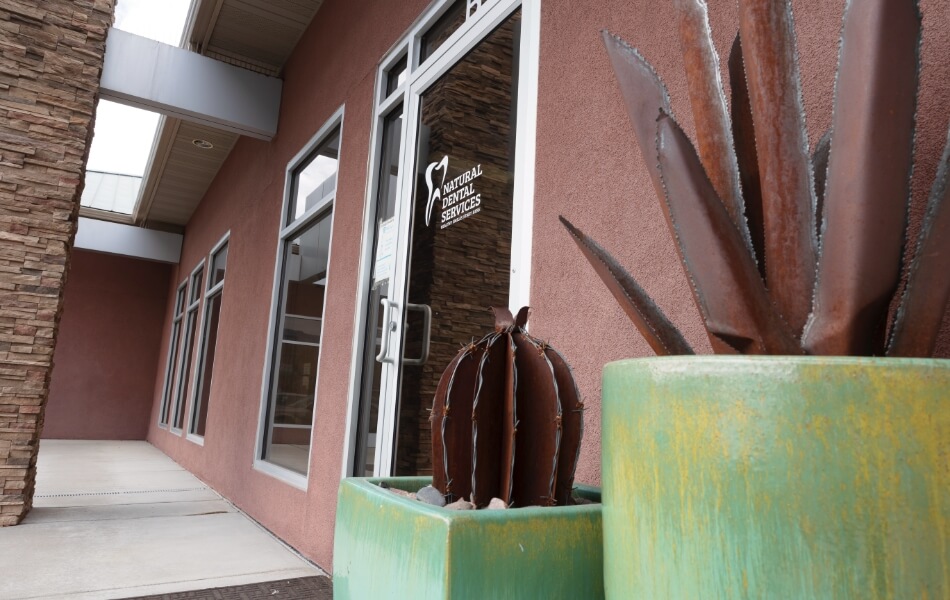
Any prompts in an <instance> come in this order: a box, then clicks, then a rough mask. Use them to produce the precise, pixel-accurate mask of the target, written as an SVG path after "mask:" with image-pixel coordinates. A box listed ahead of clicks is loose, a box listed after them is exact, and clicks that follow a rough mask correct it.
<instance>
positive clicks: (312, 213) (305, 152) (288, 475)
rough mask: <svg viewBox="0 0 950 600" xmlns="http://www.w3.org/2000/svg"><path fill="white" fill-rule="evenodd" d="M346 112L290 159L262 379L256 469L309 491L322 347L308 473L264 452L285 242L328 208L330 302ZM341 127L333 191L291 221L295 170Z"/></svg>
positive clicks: (340, 110)
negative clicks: (274, 460)
mask: <svg viewBox="0 0 950 600" xmlns="http://www.w3.org/2000/svg"><path fill="white" fill-rule="evenodd" d="M343 112H344V106H341V107H340V108H338V109H337V110H336V112H334V113H333V115H332V116H330V118H329V119H327V121H326V122H325V123H324V124H323V126H322V127H320V129H319V130H318V131H317V133H316V134H315V135H314V136H313V137H312V138H310V141H309V142H307V144H306V145H304V147H303V148H302V149H301V150H300V152H298V153H297V155H296V156H294V157H293V159H291V161H290V162H289V163H287V168H286V170H285V172H284V194H283V206H282V207H281V211H280V230H279V233H278V240H277V259H276V261H275V265H274V287H273V290H272V292H271V307H270V320H269V323H268V327H267V331H268V336H267V346H266V351H267V354H266V358H265V360H264V374H263V377H262V381H261V406H260V412H259V415H258V421H257V434H256V440H255V441H254V461H253V468H254V470H255V471H258V472H261V473H264V474H266V475H270V476H271V477H274V478H275V479H277V480H279V481H281V482H283V483H286V484H288V485H291V486H293V487H295V488H298V489H301V490H304V491H306V490H307V485H308V480H309V477H310V466H311V462H312V459H313V439H314V432H315V429H316V427H314V422H315V421H316V418H317V397H316V396H317V392H318V391H319V389H320V366H321V364H322V363H323V357H324V352H323V348H322V347H321V349H320V350H321V351H320V354H319V356H318V358H317V369H316V373H315V375H314V402H313V415H312V417H311V426H310V453H309V455H308V456H307V472H306V474H301V473H298V472H296V471H293V470H291V469H288V468H286V467H282V466H280V465H277V464H274V463H272V462H269V461H266V460H264V459H263V458H261V456H262V455H263V452H264V432H265V431H266V428H267V418H268V414H267V413H268V410H267V409H268V400H269V399H270V396H271V394H272V392H273V390H272V389H271V387H272V377H273V371H274V368H275V366H276V362H277V361H276V358H275V351H276V341H277V333H278V331H277V330H278V327H279V326H280V323H279V322H278V321H279V319H280V315H278V314H277V313H278V311H279V309H280V308H281V307H280V292H281V287H282V285H283V283H284V282H283V278H284V265H283V261H284V251H285V244H286V243H287V242H288V241H290V240H292V239H293V237H294V236H295V235H297V234H299V233H300V232H302V231H303V230H305V229H306V228H307V227H309V226H311V225H313V224H314V223H315V222H316V220H317V219H319V218H320V216H321V215H323V214H324V213H326V212H327V211H332V212H331V213H330V240H329V250H328V253H327V283H326V286H325V288H324V304H323V312H324V316H325V315H326V305H327V301H328V300H329V298H330V289H331V282H332V276H333V272H332V269H331V268H330V264H331V263H332V260H333V221H334V220H335V219H336V210H335V209H336V194H337V189H338V187H339V173H340V166H341V165H342V157H343ZM337 127H339V128H340V148H339V151H338V155H337V160H338V162H337V177H336V179H335V181H334V184H333V191H332V192H330V193H328V194H327V195H326V196H324V197H323V199H322V200H321V201H320V202H319V203H317V204H316V205H315V206H313V207H311V208H309V209H308V210H307V211H306V212H304V214H302V215H300V217H298V218H297V219H295V220H294V221H293V222H291V223H289V224H288V223H287V217H288V213H289V211H290V209H291V204H292V203H293V198H292V196H291V193H292V192H293V178H294V172H295V171H296V170H297V169H298V168H299V167H301V166H302V165H303V164H304V162H305V161H306V160H307V159H308V158H310V155H311V154H312V153H313V152H314V151H315V150H316V149H317V147H318V146H319V145H320V144H322V143H323V142H325V141H326V140H327V137H328V136H329V135H330V134H331V133H332V132H333V130H334V129H336V128H337ZM325 325H326V319H325V318H321V322H320V339H321V340H322V339H323V331H324V329H325Z"/></svg>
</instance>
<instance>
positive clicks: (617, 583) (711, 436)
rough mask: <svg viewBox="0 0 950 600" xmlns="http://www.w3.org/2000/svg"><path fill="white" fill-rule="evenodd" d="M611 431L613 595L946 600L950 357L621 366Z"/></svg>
mask: <svg viewBox="0 0 950 600" xmlns="http://www.w3.org/2000/svg"><path fill="white" fill-rule="evenodd" d="M602 435H603V437H602V442H603V475H602V477H603V497H604V514H603V518H604V544H605V549H604V556H605V562H604V577H605V587H606V590H607V597H608V598H612V599H620V598H623V599H625V600H626V599H630V598H703V599H706V600H712V599H720V598H723V599H724V598H730V599H732V598H782V599H785V598H809V599H815V598H817V599H825V598H835V599H839V598H854V599H862V600H863V599H871V598H896V599H906V598H929V599H934V598H950V361H947V360H923V359H921V360H916V359H911V360H909V359H860V358H806V357H800V358H799V357H758V358H755V357H676V358H658V359H644V360H630V361H622V362H616V363H612V364H609V365H607V366H606V368H605V370H604V389H603V434H602Z"/></svg>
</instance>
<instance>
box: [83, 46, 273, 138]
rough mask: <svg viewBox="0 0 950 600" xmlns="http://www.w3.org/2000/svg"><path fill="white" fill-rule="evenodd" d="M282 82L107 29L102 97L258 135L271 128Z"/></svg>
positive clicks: (266, 135) (269, 135)
mask: <svg viewBox="0 0 950 600" xmlns="http://www.w3.org/2000/svg"><path fill="white" fill-rule="evenodd" d="M281 86H282V82H281V80H280V79H277V78H276V77H268V76H266V75H262V74H260V73H255V72H253V71H248V70H247V69H242V68H240V67H236V66H233V65H230V64H227V63H224V62H221V61H218V60H214V59H213V58H208V57H205V56H201V55H200V54H196V53H194V52H190V51H188V50H185V49H183V48H176V47H175V46H170V45H168V44H163V43H161V42H156V41H154V40H150V39H148V38H144V37H142V36H138V35H135V34H132V33H128V32H126V31H122V30H120V29H115V28H112V29H110V30H109V35H108V38H107V40H106V55H105V64H104V65H103V70H102V80H101V83H100V95H101V97H102V98H105V99H107V100H112V101H114V102H118V103H119V104H126V105H128V106H134V107H136V108H143V109H145V110H150V111H152V112H157V113H160V114H163V115H166V116H169V117H174V118H178V119H182V120H186V121H190V122H193V123H198V124H201V125H206V126H209V127H212V128H214V129H220V130H223V131H230V132H232V133H237V134H240V135H247V136H250V137H254V138H257V139H261V140H268V141H269V140H271V139H272V138H273V137H274V135H275V134H276V133H277V118H278V115H279V114H280V93H281Z"/></svg>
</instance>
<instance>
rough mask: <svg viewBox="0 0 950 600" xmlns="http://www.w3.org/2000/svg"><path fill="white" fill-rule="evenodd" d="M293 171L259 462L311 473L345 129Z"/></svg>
mask: <svg viewBox="0 0 950 600" xmlns="http://www.w3.org/2000/svg"><path fill="white" fill-rule="evenodd" d="M318 139H319V142H318V143H317V144H316V148H315V149H314V150H313V152H311V153H310V154H309V155H307V156H306V157H305V158H304V159H303V160H302V161H301V162H300V164H299V165H297V166H293V167H292V170H291V174H292V177H291V186H290V194H289V195H288V196H289V198H288V207H287V209H288V210H287V214H288V225H287V226H286V227H284V228H283V230H282V231H281V234H280V237H281V241H280V243H281V256H280V264H279V269H278V277H279V278H280V279H279V282H278V286H277V290H278V296H277V301H276V303H275V310H276V318H275V321H274V323H275V331H274V333H273V335H274V338H273V345H272V347H273V352H272V355H271V357H270V370H269V375H268V377H269V380H268V381H269V383H268V395H267V397H266V405H265V411H264V426H263V428H262V431H263V437H262V440H261V449H260V455H259V458H260V459H261V460H264V461H266V462H268V463H271V464H273V465H277V466H279V467H282V468H284V469H287V470H289V471H292V472H295V473H299V474H306V473H307V468H308V464H309V458H310V443H311V431H312V428H313V417H314V407H315V404H316V390H317V374H318V366H319V359H320V346H321V338H322V335H323V312H324V305H325V298H326V286H327V268H328V265H329V257H330V235H331V230H332V223H333V200H334V196H335V194H336V175H337V169H338V164H339V156H338V155H339V146H340V126H339V125H336V126H335V127H334V128H333V129H332V130H330V131H329V133H327V134H326V135H323V136H320V137H319V138H318Z"/></svg>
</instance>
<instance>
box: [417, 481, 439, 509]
mask: <svg viewBox="0 0 950 600" xmlns="http://www.w3.org/2000/svg"><path fill="white" fill-rule="evenodd" d="M415 496H416V499H417V500H419V501H420V502H425V503H426V504H431V505H433V506H445V496H443V495H442V492H440V491H439V490H437V489H435V488H434V487H432V486H431V485H427V486H425V487H424V488H422V489H421V490H419V491H418V492H416V494H415Z"/></svg>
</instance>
